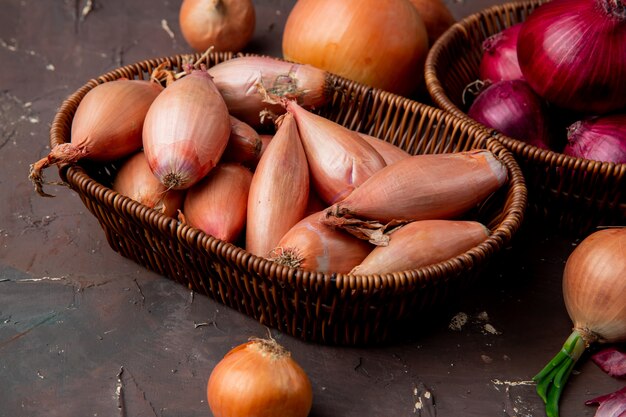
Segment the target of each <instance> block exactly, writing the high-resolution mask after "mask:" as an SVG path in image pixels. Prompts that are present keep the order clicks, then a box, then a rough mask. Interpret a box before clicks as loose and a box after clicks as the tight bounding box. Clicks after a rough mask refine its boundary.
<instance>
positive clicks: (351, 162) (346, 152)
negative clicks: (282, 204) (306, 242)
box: [286, 101, 387, 205]
mask: <svg viewBox="0 0 626 417" xmlns="http://www.w3.org/2000/svg"><path fill="white" fill-rule="evenodd" d="M286 108H287V111H288V112H289V113H291V114H293V117H294V118H295V120H296V123H297V124H298V132H299V133H300V138H301V139H302V144H303V146H304V152H305V153H306V157H307V160H308V162H309V169H310V171H311V183H312V184H313V188H315V190H316V192H317V194H318V195H319V196H320V198H321V199H322V200H324V201H325V202H326V203H327V204H329V205H330V204H334V203H335V202H337V201H341V200H342V199H344V198H345V197H346V196H347V195H349V194H350V193H351V192H352V191H353V190H354V189H355V188H357V187H359V186H360V185H361V184H363V183H364V182H365V181H366V180H367V179H368V178H369V177H371V176H372V174H374V173H375V172H377V171H379V170H381V169H382V168H384V167H385V166H386V165H387V164H386V163H385V160H384V158H383V157H382V156H381V155H380V154H379V153H378V152H377V151H376V149H374V147H372V145H370V144H369V143H368V142H367V141H366V140H365V139H363V137H361V136H360V135H359V134H358V133H357V132H355V131H353V130H350V129H348V128H345V127H343V126H341V125H340V124H338V123H335V122H333V121H331V120H328V119H326V118H324V117H322V116H319V115H317V114H315V113H312V112H310V111H308V110H306V109H304V108H303V107H301V106H299V105H298V104H297V103H296V102H294V101H287V102H286Z"/></svg>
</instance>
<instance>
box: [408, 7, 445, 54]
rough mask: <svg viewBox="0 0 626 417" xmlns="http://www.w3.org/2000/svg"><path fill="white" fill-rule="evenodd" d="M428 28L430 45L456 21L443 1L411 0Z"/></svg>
mask: <svg viewBox="0 0 626 417" xmlns="http://www.w3.org/2000/svg"><path fill="white" fill-rule="evenodd" d="M409 1H410V2H411V3H412V4H413V6H414V7H415V8H416V9H417V12H418V13H419V15H420V17H421V18H422V20H423V21H424V26H426V32H427V33H428V44H429V45H430V46H432V45H433V44H434V43H435V41H436V40H437V39H438V38H439V37H440V36H441V35H442V34H443V33H444V32H445V31H446V30H448V28H449V27H450V26H452V25H453V24H454V22H455V21H456V20H455V19H454V16H452V13H451V12H450V9H448V6H446V4H445V3H444V2H443V0H409Z"/></svg>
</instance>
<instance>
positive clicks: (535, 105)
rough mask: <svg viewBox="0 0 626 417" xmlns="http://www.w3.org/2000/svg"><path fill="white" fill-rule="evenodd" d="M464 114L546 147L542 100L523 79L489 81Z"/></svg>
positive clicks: (547, 130)
mask: <svg viewBox="0 0 626 417" xmlns="http://www.w3.org/2000/svg"><path fill="white" fill-rule="evenodd" d="M467 114H468V116H470V117H471V118H472V119H474V120H476V121H477V122H479V123H482V124H483V125H485V126H487V127H490V128H493V129H496V130H498V131H500V132H502V133H503V134H505V135H507V136H510V137H512V138H515V139H518V140H521V141H524V142H526V143H528V144H531V145H534V146H537V147H538V148H543V149H548V148H549V143H550V140H549V129H548V122H547V119H546V108H545V103H544V102H543V100H542V99H541V98H540V97H539V96H537V94H535V93H534V92H533V90H532V89H531V88H530V87H529V86H528V84H527V83H526V82H525V81H524V80H504V81H500V82H497V83H495V84H491V85H490V86H488V87H487V88H485V89H484V90H483V91H482V92H481V93H480V94H479V95H478V97H476V100H474V103H473V104H472V106H471V107H470V109H469V111H468V112H467Z"/></svg>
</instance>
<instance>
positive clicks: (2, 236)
mask: <svg viewBox="0 0 626 417" xmlns="http://www.w3.org/2000/svg"><path fill="white" fill-rule="evenodd" d="M494 3H496V2H494V1H487V0H481V1H479V0H471V1H470V0H466V1H465V2H452V1H448V4H449V6H450V8H451V9H452V10H453V12H454V14H455V16H456V17H457V18H462V17H464V16H466V15H468V14H470V13H474V12H476V11H478V10H480V9H482V8H484V7H487V6H489V5H491V4H494ZM90 4H91V5H92V7H89V5H90ZM255 4H256V10H257V22H258V23H257V29H256V33H255V37H254V39H253V42H252V43H251V45H250V46H249V48H248V51H251V52H258V53H266V54H270V55H275V56H280V51H281V49H280V40H281V34H282V28H283V27H284V22H285V19H286V18H287V15H288V13H289V10H290V9H291V7H292V6H293V4H294V0H291V1H287V0H283V1H279V0H257V1H255ZM1 6H2V7H1V8H2V11H1V12H0V62H1V63H2V65H1V66H0V157H1V162H2V166H1V168H0V194H1V195H2V199H1V200H0V416H1V417H16V416H46V417H53V416H63V417H70V416H72V417H73V416H76V417H78V416H81V417H87V416H133V417H135V416H176V417H187V416H210V415H211V412H210V411H209V409H208V407H207V404H206V399H205V387H206V381H207V378H208V376H209V374H210V372H211V369H212V368H213V366H214V365H215V364H216V363H217V361H219V360H220V359H221V358H222V356H223V355H224V354H225V353H226V352H227V351H228V350H229V349H230V348H232V347H233V346H235V345H237V344H240V343H243V342H244V341H246V340H247V338H248V337H250V336H264V335H266V334H267V329H266V328H265V327H263V326H261V325H260V324H258V323H257V322H256V321H254V320H252V319H250V318H248V317H246V316H244V315H241V314H239V313H237V312H235V311H233V310H231V309H229V308H227V307H224V306H223V305H221V304H219V303H217V302H215V301H213V300H211V299H208V298H206V297H204V296H201V295H198V294H192V293H190V291H189V290H187V289H185V288H183V287H182V286H180V285H178V284H176V283H174V282H172V281H170V280H168V279H167V278H164V277H161V276H158V275H156V274H154V273H151V272H149V271H147V270H145V269H142V268H141V267H139V266H137V265H136V264H134V263H132V262H131V261H129V260H127V259H125V258H123V257H121V256H119V255H118V254H116V253H115V252H113V251H112V250H111V249H110V247H109V246H108V245H107V243H106V241H105V238H104V234H103V232H102V230H101V229H100V227H99V225H98V223H97V221H96V220H95V218H94V217H92V216H91V215H90V214H89V213H88V212H87V210H86V209H85V208H84V206H83V205H82V203H81V202H80V200H79V198H78V197H77V195H76V194H75V193H73V192H71V191H70V190H68V189H67V188H64V187H50V188H48V189H47V191H50V192H52V193H53V194H56V197H55V198H51V199H44V198H41V197H39V196H38V195H36V194H35V192H34V191H33V189H32V186H31V184H30V183H29V181H28V180H27V176H28V167H29V164H30V163H32V162H34V161H35V160H37V159H39V158H40V157H42V156H44V155H45V154H47V152H48V151H49V142H48V132H49V128H50V123H51V121H52V119H53V117H54V114H55V112H56V110H57V108H58V106H59V105H60V103H61V102H62V101H63V99H64V98H65V97H67V96H68V95H70V94H71V93H72V92H73V91H74V90H76V89H77V88H78V87H80V86H81V85H83V84H84V83H85V82H86V81H87V80H88V79H90V78H92V77H96V76H98V75H100V74H102V73H104V72H107V71H109V70H112V69H114V68H115V67H118V66H120V65H123V64H129V63H133V62H136V61H140V60H143V59H147V58H152V57H157V56H165V55H172V54H177V53H184V52H189V49H188V48H187V46H186V45H185V43H184V40H183V39H182V37H181V34H180V30H179V26H178V18H177V16H178V8H179V6H180V0H170V1H168V0H107V1H105V0H94V1H93V3H90V2H87V1H86V0H2V2H1ZM83 11H84V12H85V13H83ZM87 12H88V13H87ZM166 27H167V28H169V30H170V31H171V34H172V35H173V36H170V34H169V33H168V30H166ZM46 174H47V176H48V178H49V179H54V178H56V170H55V169H50V170H48V171H47V172H46ZM575 243H576V241H574V240H572V239H568V238H565V237H556V236H544V235H543V234H542V233H540V231H537V230H533V229H532V228H531V227H529V226H527V227H525V229H524V230H523V231H522V233H520V234H519V235H518V237H517V238H516V240H515V241H514V244H513V246H512V247H511V248H509V249H507V250H505V251H504V252H502V253H501V254H499V256H498V258H497V259H496V262H494V263H493V264H492V268H491V269H490V270H489V271H488V272H487V273H486V274H485V276H484V279H483V281H482V285H480V286H479V287H477V288H476V289H475V290H474V291H473V292H471V293H468V294H467V295H466V297H465V298H464V299H463V300H460V301H459V302H457V303H454V304H451V305H449V306H446V308H445V309H444V311H442V312H440V313H439V314H438V315H437V316H433V317H427V318H425V321H427V322H428V323H429V325H424V324H421V325H419V326H418V325H417V324H416V325H415V326H412V327H407V328H406V336H407V340H406V341H403V342H394V343H390V344H388V345H385V346H378V347H367V348H352V347H351V348H346V347H329V346H322V345H315V344H308V343H304V342H301V341H300V340H298V339H295V338H292V337H290V336H287V335H282V334H280V333H278V332H276V331H272V335H273V336H274V337H275V338H276V339H278V340H279V342H280V343H282V344H283V345H285V346H286V347H287V348H288V349H290V350H291V351H292V353H293V356H294V358H295V359H296V360H297V361H298V362H299V363H300V364H301V365H302V367H303V368H304V369H305V370H306V371H307V373H308V374H309V376H310V378H311V382H312V384H313V390H314V405H313V410H312V412H311V416H317V417H321V416H329V417H330V416H343V417H353V416H355V417H356V416H359V417H362V416H415V415H418V416H419V415H422V416H435V415H437V416H439V417H453V416H454V417H456V416H480V417H484V416H506V417H513V416H516V417H525V416H541V415H543V404H542V403H541V400H540V399H539V397H538V396H537V395H536V394H535V391H534V386H532V383H531V382H529V381H530V379H531V377H532V376H533V375H534V374H535V373H536V372H537V371H538V370H539V369H540V368H541V367H542V366H543V365H544V364H545V363H546V362H547V360H548V359H549V358H550V357H552V355H553V354H555V353H556V352H557V351H558V350H559V349H560V347H561V345H562V343H563V341H564V340H565V338H566V337H567V336H568V335H569V333H570V328H571V324H570V321H569V318H568V316H567V314H566V312H565V309H564V306H563V302H562V296H561V288H560V280H561V273H562V269H563V265H564V262H565V260H566V258H567V256H568V255H569V253H570V252H571V251H572V249H573V248H574V245H575ZM459 312H464V313H466V314H467V315H468V317H469V320H468V323H467V324H466V325H465V326H463V327H462V328H461V330H451V329H449V328H448V323H449V322H450V320H451V318H452V317H453V316H454V315H456V314H457V313H459ZM487 324H489V325H490V326H491V327H488V326H487V327H485V326H486V325H487ZM494 330H495V331H494ZM121 370H123V372H121V373H120V371H121ZM622 385H623V381H619V380H616V379H613V378H611V377H609V376H607V375H605V374H603V373H602V372H601V371H600V370H599V368H597V367H596V366H595V365H594V364H593V363H591V361H590V360H588V358H587V357H585V359H584V360H583V361H582V362H581V363H580V364H579V365H578V366H577V367H576V371H575V372H574V374H573V375H572V377H571V380H570V383H569V385H568V387H567V388H566V390H565V393H564V396H563V401H562V417H568V416H585V415H586V416H592V415H593V414H594V412H595V408H593V407H587V406H585V405H584V404H583V403H584V401H585V400H587V399H590V398H593V397H595V396H597V395H600V394H605V393H609V392H612V391H615V390H617V389H618V388H620V387H621V386H622ZM120 387H121V393H122V395H118V388H120ZM425 390H428V391H429V392H431V393H432V397H433V398H434V403H435V406H434V407H433V406H432V405H431V406H427V407H425V408H424V409H423V410H422V411H419V410H417V409H416V408H415V405H416V402H417V401H418V399H419V397H420V395H421V396H422V397H423V398H424V400H425V401H426V399H425V397H424V395H423V393H424V391H425ZM426 402H427V401H426Z"/></svg>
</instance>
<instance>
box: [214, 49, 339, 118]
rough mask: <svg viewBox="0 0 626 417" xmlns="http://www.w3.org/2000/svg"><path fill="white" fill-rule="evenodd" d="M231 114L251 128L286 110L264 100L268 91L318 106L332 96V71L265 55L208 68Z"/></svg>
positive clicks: (239, 58) (301, 102)
mask: <svg viewBox="0 0 626 417" xmlns="http://www.w3.org/2000/svg"><path fill="white" fill-rule="evenodd" d="M209 74H211V76H212V77H213V81H214V82H215V85H216V86H217V88H218V89H219V91H220V93H221V94H222V96H223V97H224V100H225V101H226V105H227V106H228V110H229V111H230V113H231V114H232V115H233V116H235V117H236V118H238V119H239V120H241V121H243V122H246V123H248V124H249V125H250V126H252V127H255V128H256V127H258V126H260V125H262V119H261V116H265V115H270V116H271V115H272V114H273V115H280V114H282V113H284V112H285V109H284V108H283V107H282V106H280V105H278V104H269V103H267V102H265V101H264V100H265V98H266V94H271V95H273V96H277V97H286V98H289V99H292V100H297V101H298V103H299V104H300V105H302V106H303V107H305V108H311V107H319V106H322V105H323V104H325V103H327V102H328V100H329V99H330V97H331V85H330V80H329V74H328V73H327V72H326V71H323V70H321V69H319V68H315V67H313V66H311V65H301V64H295V63H292V62H285V61H282V60H280V59H276V58H272V57H262V56H244V57H238V58H233V59H229V60H227V61H224V62H221V63H219V64H217V65H215V66H213V67H211V68H209Z"/></svg>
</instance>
